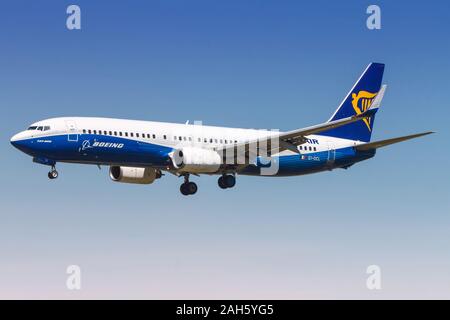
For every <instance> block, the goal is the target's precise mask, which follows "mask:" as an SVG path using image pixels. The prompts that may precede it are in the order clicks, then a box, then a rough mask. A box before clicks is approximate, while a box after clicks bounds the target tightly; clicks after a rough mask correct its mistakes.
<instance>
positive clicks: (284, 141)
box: [11, 63, 433, 196]
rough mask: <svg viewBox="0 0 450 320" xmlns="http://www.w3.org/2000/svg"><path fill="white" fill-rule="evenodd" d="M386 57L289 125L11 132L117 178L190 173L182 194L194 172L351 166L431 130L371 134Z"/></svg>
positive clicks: (115, 124)
mask: <svg viewBox="0 0 450 320" xmlns="http://www.w3.org/2000/svg"><path fill="white" fill-rule="evenodd" d="M383 72H384V64H382V63H370V64H369V65H368V66H367V68H366V69H365V70H364V72H363V73H362V75H361V76H360V77H359V79H358V80H357V81H356V83H355V84H354V85H353V87H352V88H351V89H350V91H349V92H348V94H347V95H346V96H345V98H344V99H343V101H342V102H341V104H340V105H339V107H338V108H337V109H336V111H335V112H334V113H333V115H332V116H331V117H330V119H329V120H328V121H326V122H324V123H321V124H318V125H314V126H310V127H306V128H302V129H296V130H292V131H287V132H280V131H274V130H256V129H240V128H227V127H216V126H204V125H201V124H189V122H186V123H185V124H180V123H166V122H152V121H137V120H125V119H110V118H93V117H60V118H51V119H47V120H42V121H38V122H36V123H33V124H31V125H30V126H29V127H28V128H27V129H26V130H25V131H22V132H20V133H17V134H16V135H14V136H13V137H12V138H11V144H12V145H13V146H14V147H16V148H17V149H19V150H20V151H22V152H24V153H26V154H28V155H30V156H32V157H33V161H34V162H36V163H39V164H43V165H47V166H50V167H51V170H50V171H49V173H48V178H50V179H55V178H57V177H58V171H56V163H57V162H64V163H78V164H91V165H92V164H94V165H97V166H99V168H100V166H101V165H107V166H109V176H110V178H111V179H112V180H113V181H115V182H123V183H136V184H151V183H153V182H155V181H156V180H158V179H160V178H161V177H163V176H164V173H165V172H167V173H171V174H174V175H175V176H178V177H184V181H183V183H182V184H181V186H180V192H181V193H182V194H183V195H186V196H187V195H193V194H195V193H196V192H197V185H196V184H195V182H193V181H190V176H192V175H194V176H199V175H201V174H208V175H219V178H218V185H219V187H220V188H222V189H227V188H232V187H234V186H235V183H236V176H237V175H250V176H267V177H272V176H276V177H282V176H296V175H304V174H311V173H317V172H322V171H331V170H333V169H337V168H343V169H347V168H349V167H351V166H352V165H354V164H355V163H357V162H361V161H364V160H367V159H370V158H372V157H374V156H375V153H376V151H377V149H378V148H381V147H385V146H388V145H390V144H394V143H398V142H401V141H405V140H409V139H413V138H417V137H421V136H424V135H428V134H430V133H433V132H432V131H428V132H422V133H417V134H412V135H406V136H401V137H397V138H391V139H386V140H380V141H374V142H373V141H371V134H372V130H373V125H374V120H375V114H376V112H377V111H378V110H379V108H380V106H381V101H382V99H383V96H384V93H385V90H386V85H382V78H383Z"/></svg>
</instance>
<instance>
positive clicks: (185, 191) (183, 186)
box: [180, 183, 189, 196]
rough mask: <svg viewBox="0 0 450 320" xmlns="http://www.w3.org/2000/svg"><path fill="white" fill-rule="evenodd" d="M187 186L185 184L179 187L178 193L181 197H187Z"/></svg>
mask: <svg viewBox="0 0 450 320" xmlns="http://www.w3.org/2000/svg"><path fill="white" fill-rule="evenodd" d="M186 186H187V184H186V183H183V184H182V185H181V186H180V192H181V194H182V195H183V196H187V195H189V191H188V190H187V187H186Z"/></svg>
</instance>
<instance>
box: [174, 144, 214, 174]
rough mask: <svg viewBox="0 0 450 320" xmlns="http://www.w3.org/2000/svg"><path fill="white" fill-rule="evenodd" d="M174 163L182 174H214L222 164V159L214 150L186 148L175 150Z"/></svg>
mask: <svg viewBox="0 0 450 320" xmlns="http://www.w3.org/2000/svg"><path fill="white" fill-rule="evenodd" d="M171 158H172V163H173V166H174V167H175V169H178V171H182V172H195V173H214V172H217V171H218V170H219V168H220V166H221V164H222V157H221V156H220V155H219V153H217V152H216V151H214V150H210V149H201V148H194V147H184V148H181V149H177V150H174V151H173V153H172V155H171Z"/></svg>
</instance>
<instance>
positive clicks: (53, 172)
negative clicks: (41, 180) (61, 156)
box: [48, 166, 58, 180]
mask: <svg viewBox="0 0 450 320" xmlns="http://www.w3.org/2000/svg"><path fill="white" fill-rule="evenodd" d="M48 178H49V179H50V180H53V179H56V178H58V171H56V168H55V166H52V170H50V171H49V173H48Z"/></svg>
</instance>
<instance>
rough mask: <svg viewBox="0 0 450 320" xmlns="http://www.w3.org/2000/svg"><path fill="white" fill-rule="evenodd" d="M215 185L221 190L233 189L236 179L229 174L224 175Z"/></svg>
mask: <svg viewBox="0 0 450 320" xmlns="http://www.w3.org/2000/svg"><path fill="white" fill-rule="evenodd" d="M217 183H218V184H219V187H221V188H222V189H226V188H233V187H234V185H235V184H236V178H235V177H234V176H233V175H231V174H224V175H222V176H221V177H220V178H219V180H217Z"/></svg>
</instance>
